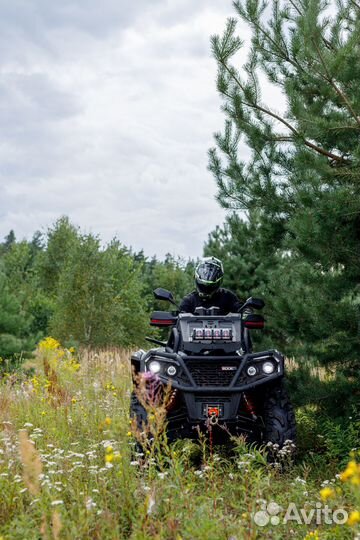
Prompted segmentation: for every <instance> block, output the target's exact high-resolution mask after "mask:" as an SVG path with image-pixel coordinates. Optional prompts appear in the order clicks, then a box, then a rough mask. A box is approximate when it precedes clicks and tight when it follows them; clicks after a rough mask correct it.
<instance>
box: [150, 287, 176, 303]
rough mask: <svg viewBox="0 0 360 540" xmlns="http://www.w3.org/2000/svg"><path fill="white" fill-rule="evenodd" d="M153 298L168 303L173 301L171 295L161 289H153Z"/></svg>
mask: <svg viewBox="0 0 360 540" xmlns="http://www.w3.org/2000/svg"><path fill="white" fill-rule="evenodd" d="M154 296H155V298H156V299H157V300H167V301H168V302H171V301H172V300H174V297H173V295H172V293H171V292H170V291H167V290H166V289H162V288H161V287H158V288H157V289H155V291H154Z"/></svg>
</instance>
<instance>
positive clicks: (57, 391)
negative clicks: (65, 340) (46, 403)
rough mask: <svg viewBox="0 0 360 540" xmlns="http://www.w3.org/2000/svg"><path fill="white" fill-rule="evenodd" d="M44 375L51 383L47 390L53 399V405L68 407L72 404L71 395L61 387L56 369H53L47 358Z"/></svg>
mask: <svg viewBox="0 0 360 540" xmlns="http://www.w3.org/2000/svg"><path fill="white" fill-rule="evenodd" d="M44 373H45V375H46V378H47V379H48V381H49V386H48V389H47V390H48V393H49V394H50V395H51V397H52V403H53V404H54V405H68V404H69V403H70V402H71V395H70V394H69V392H68V391H67V390H65V389H64V388H63V387H62V386H61V384H60V382H59V377H58V375H57V373H56V371H55V369H54V368H52V367H51V365H50V363H49V361H48V360H47V359H46V358H44Z"/></svg>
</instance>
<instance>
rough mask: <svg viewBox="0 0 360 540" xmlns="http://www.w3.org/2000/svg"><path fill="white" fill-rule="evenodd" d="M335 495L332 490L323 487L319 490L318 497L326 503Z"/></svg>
mask: <svg viewBox="0 0 360 540" xmlns="http://www.w3.org/2000/svg"><path fill="white" fill-rule="evenodd" d="M334 495H335V491H334V490H333V489H332V488H329V487H324V488H323V489H321V490H320V497H321V498H322V500H323V501H326V500H327V499H329V498H330V497H333V496H334Z"/></svg>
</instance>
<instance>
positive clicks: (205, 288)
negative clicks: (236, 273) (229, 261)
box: [195, 257, 224, 298]
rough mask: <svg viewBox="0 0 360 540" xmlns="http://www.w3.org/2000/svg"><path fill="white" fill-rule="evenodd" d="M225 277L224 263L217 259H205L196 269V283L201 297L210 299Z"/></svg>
mask: <svg viewBox="0 0 360 540" xmlns="http://www.w3.org/2000/svg"><path fill="white" fill-rule="evenodd" d="M223 276H224V267H223V264H222V262H221V261H220V260H219V259H217V258H216V257H205V258H204V259H202V261H201V262H199V264H198V265H197V267H196V269H195V283H196V289H197V291H198V293H199V296H201V297H202V298H210V296H212V295H213V294H214V292H216V291H217V290H218V289H219V287H220V285H221V282H222V279H223Z"/></svg>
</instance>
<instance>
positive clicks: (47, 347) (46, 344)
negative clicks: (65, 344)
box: [38, 336, 61, 351]
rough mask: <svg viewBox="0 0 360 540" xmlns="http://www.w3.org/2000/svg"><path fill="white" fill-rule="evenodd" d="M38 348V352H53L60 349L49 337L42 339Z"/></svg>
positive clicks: (56, 342) (58, 344) (55, 341)
mask: <svg viewBox="0 0 360 540" xmlns="http://www.w3.org/2000/svg"><path fill="white" fill-rule="evenodd" d="M38 346H39V351H55V350H56V349H59V348H60V347H61V345H60V343H59V342H58V341H57V340H56V339H54V338H52V337H50V336H49V337H47V338H45V339H42V340H41V341H40V343H39V345H38Z"/></svg>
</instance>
